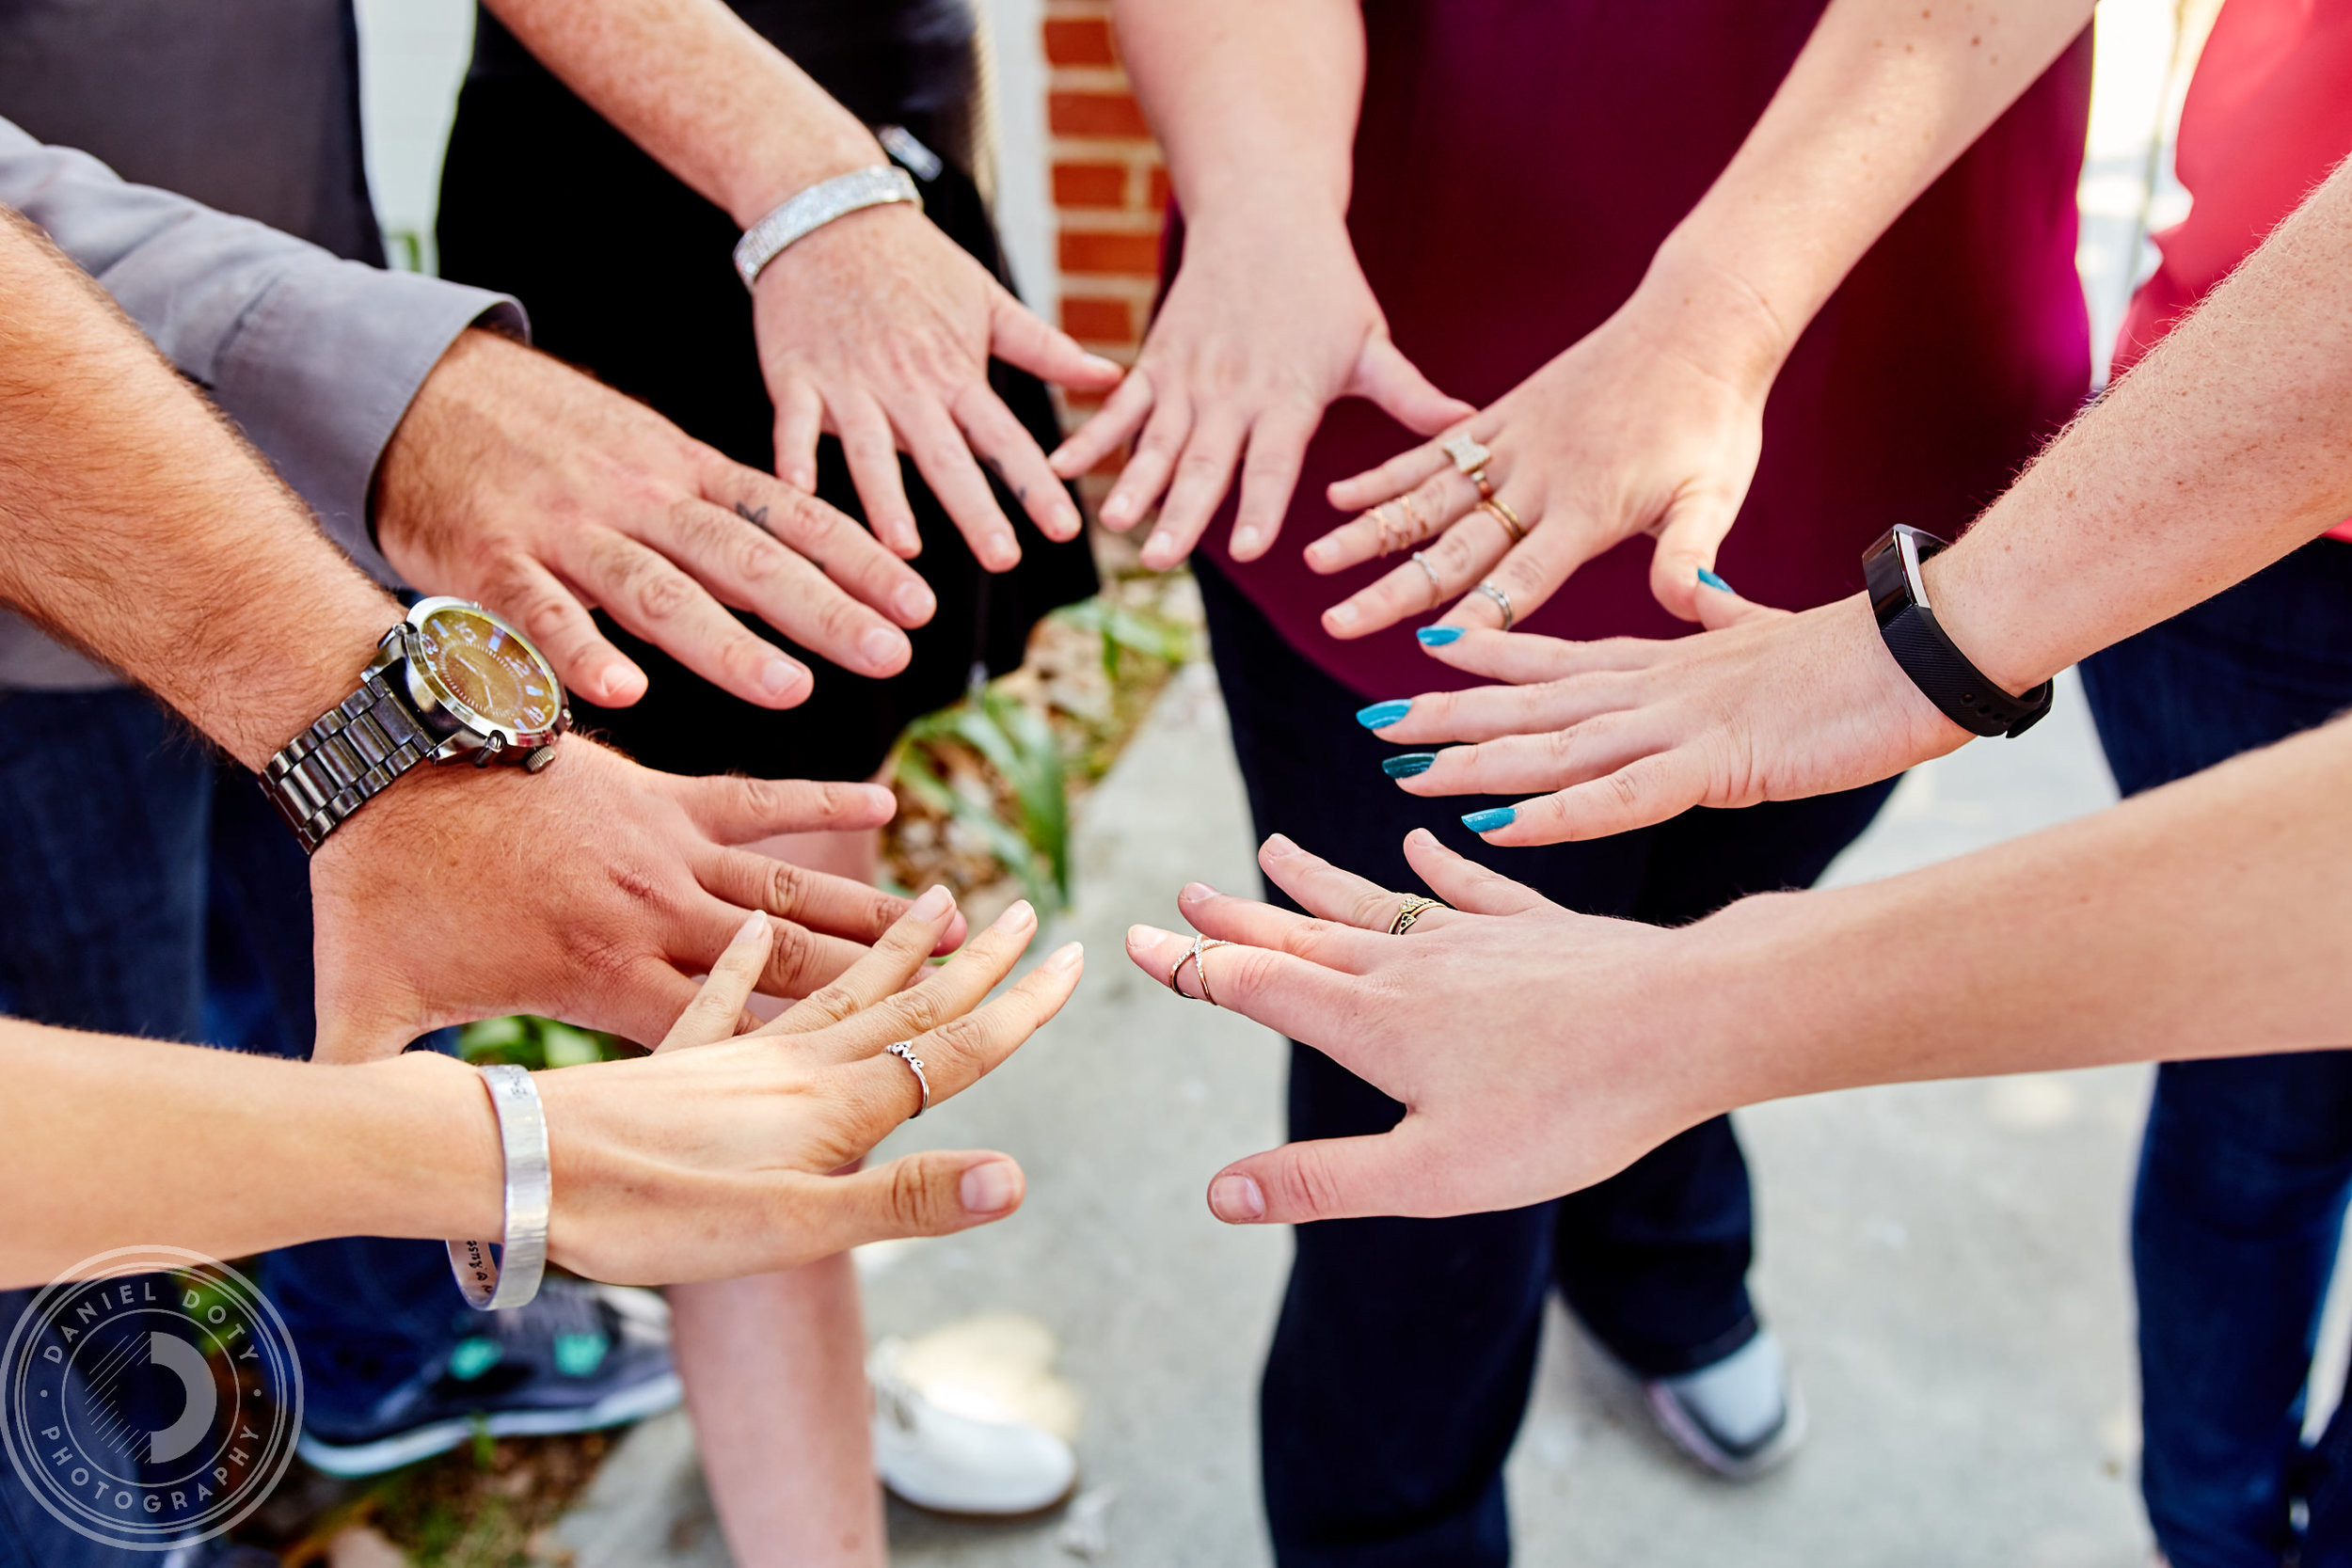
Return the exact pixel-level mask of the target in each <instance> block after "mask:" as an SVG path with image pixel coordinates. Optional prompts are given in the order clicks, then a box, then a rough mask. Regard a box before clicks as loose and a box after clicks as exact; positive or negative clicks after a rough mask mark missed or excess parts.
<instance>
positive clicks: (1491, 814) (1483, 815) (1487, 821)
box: [1462, 806, 1519, 833]
mask: <svg viewBox="0 0 2352 1568" xmlns="http://www.w3.org/2000/svg"><path fill="white" fill-rule="evenodd" d="M1518 816H1519V808H1518V807H1517V806H1497V807H1495V808H1494V810H1492V811H1474V812H1471V813H1470V815H1469V816H1465V817H1463V818H1462V826H1463V827H1465V828H1468V829H1469V830H1470V832H1474V833H1490V832H1494V831H1495V830H1496V829H1497V828H1507V827H1509V826H1510V825H1511V824H1512V823H1514V822H1516V821H1518Z"/></svg>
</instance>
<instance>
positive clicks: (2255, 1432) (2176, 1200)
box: [2083, 540, 2352, 1568]
mask: <svg viewBox="0 0 2352 1568" xmlns="http://www.w3.org/2000/svg"><path fill="white" fill-rule="evenodd" d="M2083 679H2084V685H2085V687H2086V689H2087V690H2088V692H2089V695H2090V705H2091V713H2092V716H2093V718H2094V719H2095V720H2096V721H2097V722H2098V726H2099V738H2100V742H2101V744H2102V746H2103V747H2104V748H2105V749H2106V753H2107V760H2108V764H2109V766H2111V767H2112V768H2114V770H2115V775H2116V782H2117V783H2118V784H2120V785H2121V786H2122V789H2123V791H2124V793H2125V794H2134V793H2137V792H2138V791H2140V790H2143V789H2151V788H2153V787H2155V786H2156V785H2158V784H2166V783H2169V782H2170V781H2171V780H2173V779H2177V778H2182V777H2185V776H2186V775H2188V774H2190V773H2193V772H2197V771H2199V770H2201V769H2202V768H2209V767H2211V766H2213V765H2214V764H2216V763H2218V762H2221V761H2223V760H2225V759H2227V758H2229V757H2231V756H2233V755H2235V754H2237V753H2238V752H2244V751H2248V750H2251V749H2252V748H2255V747H2258V746H2264V745H2267V744H2269V743H2271V742H2273V741H2276V740H2280V739H2282V738H2284V737H2285V736H2290V735H2294V734H2296V733H2298V732H2300V731H2302V730H2305V729H2309V728H2311V727H2312V726H2313V725H2315V724H2319V723H2322V722H2325V721H2327V720H2328V719H2329V718H2330V717H2332V716H2333V715H2334V714H2336V713H2337V712H2339V711H2340V710H2342V709H2343V708H2344V707H2345V706H2346V705H2352V546H2346V545H2344V544H2342V543H2340V542H2336V541H2332V540H2321V541H2318V542H2316V543H2314V544H2312V545H2308V546H2304V547H2303V548H2302V549H2299V550H2297V551H2296V552H2295V553H2294V554H2292V555H2290V556H2288V557H2286V558H2285V559H2284V560H2282V561H2280V562H2277V563H2276V564H2274V565H2272V566H2270V567H2268V568H2265V570H2264V571H2262V572H2260V573H2257V574H2256V575H2255V576H2254V577H2252V578H2248V579H2247V580H2246V581H2245V582H2243V583H2240V584H2239V585H2237V586H2236V587H2234V588H2232V589H2229V590H2226V591H2225V592H2223V593H2221V594H2217V595H2216V596H2215V597H2213V598H2212V599H2209V600H2207V601H2206V602H2205V603H2203V604H2201V605H2199V606H2197V607H2196V608H2195V609H2193V610H2187V611H2185V612H2184V613H2182V614H2181V615H2178V616H2175V617H2174V618H2173V619H2172V620H2170V621H2168V622H2165V623H2164V624H2162V625H2160V626H2153V627H2151V628H2150V629H2149V630H2147V631H2145V632H2142V633H2140V634H2139V635H2138V636H2137V637H2133V638H2129V639H2126V640H2125V641H2122V642H2120V643H2118V644H2116V645H2115V646H2114V647H2112V648H2110V649H2108V650H2106V652H2104V653H2101V654H2098V655H2095V656H2094V657H2091V658H2090V659H2089V660H2088V661H2086V662H2085V664H2084V666H2083ZM2348 1191H2352V1054H2346V1053H2306V1054H2297V1055H2292V1056H2263V1057H2238V1058H2233V1059H2231V1060H2227V1061H2214V1062H2202V1063H2192V1064H2178V1065H2172V1066H2167V1067H2165V1068H2163V1069H2160V1070H2159V1072H2158V1074H2157V1085H2156V1093H2155V1098H2154V1101H2153V1104H2152V1106H2151V1110H2150V1117H2149V1123H2148V1133H2147V1140H2146V1143H2145V1146H2144V1147H2143V1148H2142V1151H2141V1158H2140V1175H2139V1183H2138V1190H2137V1195H2136V1197H2135V1200H2134V1205H2133V1214H2132V1269H2133V1275H2134V1281H2135V1284H2136V1287H2137V1293H2138V1301H2139V1357H2140V1386H2141V1405H2142V1418H2141V1424H2142V1430H2143V1433H2144V1448H2143V1456H2142V1459H2141V1465H2140V1490H2141V1493H2142V1496H2143V1497H2144V1498H2145V1500H2146V1502H2147V1507H2148V1514H2149V1520H2150V1523H2151V1524H2152V1525H2153V1528H2154V1530H2155V1535H2156V1540H2157V1544H2159V1545H2161V1546H2162V1547H2163V1548H2164V1550H2165V1552H2166V1554H2167V1556H2169V1558H2170V1560H2172V1562H2173V1563H2174V1564H2175V1568H2220V1565H2233V1564H2239V1563H2245V1564H2249V1565H2251V1564H2255V1563H2276V1562H2277V1561H2278V1560H2280V1552H2281V1550H2282V1549H2283V1546H2284V1544H2285V1542H2286V1538H2287V1532H2288V1509H2289V1505H2290V1502H2291V1500H2292V1497H2291V1491H2292V1480H2293V1471H2294V1469H2295V1467H2296V1457H2297V1453H2298V1447H2297V1444H2296V1428H2297V1426H2298V1425H2299V1421H2300V1410H2301V1401H2302V1393H2303V1384H2304V1381H2305V1378H2306V1376H2307V1375H2308V1371H2309V1367H2310V1360H2311V1351H2312V1334H2313V1332H2314V1328H2315V1325H2316V1323H2317V1318H2318V1313H2319V1308H2320V1305H2321V1301H2322V1298H2323V1295H2324V1293H2325V1291H2326V1288H2327V1281H2328V1272H2329V1269H2330V1268H2331V1266H2332V1264H2333V1260H2334V1258H2335V1251H2336V1242H2337V1236H2338V1234H2339V1226H2340V1221H2341V1216H2342V1214H2343V1212H2344V1202H2345V1197H2346V1194H2347V1192H2348ZM2347 1526H2352V1521H2346V1520H2343V1519H2341V1518H2339V1519H2338V1520H2337V1521H2336V1522H2335V1523H2334V1524H2333V1525H2332V1526H2330V1525H2329V1524H2328V1522H2327V1521H2326V1520H2324V1519H2323V1518H2322V1511H2321V1510H2319V1509H2318V1508H2317V1506H2316V1504H2314V1509H2313V1514H2312V1548H2314V1549H2316V1548H2317V1547H2318V1545H2319V1544H2320V1538H2321V1536H2322V1534H2323V1533H2324V1532H2325V1531H2326V1530H2328V1529H2329V1528H2333V1529H2336V1530H2343V1529H2344V1528H2347ZM2336 1549H2338V1550H2343V1549H2344V1548H2343V1547H2341V1546H2339V1547H2338V1548H2336ZM2313 1560H2317V1559H2315V1558H2314V1557H2312V1556H2310V1555H2309V1554H2308V1553H2307V1556H2306V1561H2307V1562H2308V1561H2313Z"/></svg>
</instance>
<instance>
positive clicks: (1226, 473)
mask: <svg viewBox="0 0 2352 1568" xmlns="http://www.w3.org/2000/svg"><path fill="white" fill-rule="evenodd" d="M1247 434H1248V427H1247V425H1246V424H1245V423H1244V421H1243V420H1242V419H1241V418H1240V417H1239V416H1237V415H1235V414H1234V413H1233V412H1232V411H1231V410H1230V409H1226V408H1222V407H1220V408H1216V409H1213V410H1211V411H1210V412H1209V413H1208V414H1206V415H1204V416H1203V417H1202V418H1201V419H1200V421H1199V422H1198V423H1196V424H1195V425H1194V426H1193V427H1192V438H1191V439H1190V440H1188V441H1186V442H1185V443H1184V455H1183V456H1181V457H1179V458H1178V459H1177V460H1176V476H1175V478H1174V479H1173V480H1172V481H1171V482H1170V483H1169V484H1168V498H1167V499H1165V500H1163V501H1161V502H1160V520H1159V523H1158V525H1157V526H1156V527H1154V528H1153V529H1152V537H1151V540H1150V541H1149V542H1148V543H1147V544H1145V546H1143V563H1144V564H1145V565H1146V566H1149V567H1151V568H1152V570H1153V571H1155V572H1164V571H1166V570H1168V568H1169V567H1171V566H1173V565H1175V564H1176V563H1177V562H1179V561H1182V560H1184V557H1186V556H1188V555H1190V554H1191V553H1192V547H1193V546H1195V545H1197V544H1199V543H1200V535H1201V534H1202V533H1204V532H1206V531H1208V527H1209V518H1210V517H1211V516H1212V515H1214V514H1215V513H1216V509H1217V507H1218V505H1219V504H1220V503H1222V502H1223V501H1224V499H1225V491H1226V488H1227V486H1229V485H1230V484H1231V483H1232V479H1233V467H1234V465H1235V464H1237V463H1238V462H1240V461H1241V447H1242V441H1243V439H1244V438H1245V436H1247Z"/></svg>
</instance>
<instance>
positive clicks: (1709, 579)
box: [1699, 566, 1732, 594]
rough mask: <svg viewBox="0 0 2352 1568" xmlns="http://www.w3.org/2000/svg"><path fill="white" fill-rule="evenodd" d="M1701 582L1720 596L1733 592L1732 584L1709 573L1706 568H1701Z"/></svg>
mask: <svg viewBox="0 0 2352 1568" xmlns="http://www.w3.org/2000/svg"><path fill="white" fill-rule="evenodd" d="M1699 581H1701V582H1702V583H1705V584H1706V585H1707V586H1708V587H1709V588H1712V589H1713V590H1714V591H1715V592H1716V593H1718V594H1728V593H1730V592H1731V591H1732V589H1731V584H1729V583H1727V582H1725V581H1724V579H1723V578H1719V577H1717V576H1716V575H1715V574H1714V573H1712V572H1710V571H1708V569H1707V568H1706V567H1704V566H1702V567H1700V568H1699Z"/></svg>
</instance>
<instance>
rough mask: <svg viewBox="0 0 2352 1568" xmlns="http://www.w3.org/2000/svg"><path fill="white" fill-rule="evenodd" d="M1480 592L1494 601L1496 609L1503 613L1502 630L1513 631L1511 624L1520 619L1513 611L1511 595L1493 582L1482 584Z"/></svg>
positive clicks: (1479, 588)
mask: <svg viewBox="0 0 2352 1568" xmlns="http://www.w3.org/2000/svg"><path fill="white" fill-rule="evenodd" d="M1478 592H1479V593H1481V594H1486V597H1488V598H1490V599H1492V600H1494V602H1495V607H1496V608H1497V609H1498V610H1502V629H1503V630H1504V631H1509V630H1510V629H1511V623H1512V622H1514V621H1516V620H1518V616H1517V615H1515V614H1513V613H1512V611H1511V595H1510V594H1505V593H1504V592H1503V591H1502V589H1500V588H1497V587H1496V586H1495V585H1494V584H1493V583H1491V582H1482V583H1480V584H1479V585H1478Z"/></svg>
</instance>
